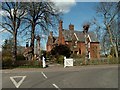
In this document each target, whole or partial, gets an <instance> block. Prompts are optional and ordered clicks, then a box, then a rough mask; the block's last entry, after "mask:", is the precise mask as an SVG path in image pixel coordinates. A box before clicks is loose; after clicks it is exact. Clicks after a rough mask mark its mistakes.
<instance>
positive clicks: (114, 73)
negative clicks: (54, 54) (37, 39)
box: [2, 65, 118, 89]
mask: <svg viewBox="0 0 120 90" xmlns="http://www.w3.org/2000/svg"><path fill="white" fill-rule="evenodd" d="M15 76H17V77H20V76H21V77H22V76H25V78H24V80H23V81H22V82H21V84H20V83H19V84H20V85H19V86H18V87H17V88H57V89H62V88H118V66H117V65H106V66H105V65H101V66H99V65H96V66H81V67H80V66H79V67H67V68H63V67H59V68H55V67H53V68H46V69H29V70H27V69H24V70H21V69H20V70H19V69H15V70H3V71H2V80H3V81H2V87H3V88H16V86H15V85H14V84H13V81H12V80H11V79H10V77H15ZM14 80H15V81H16V82H19V81H20V80H21V78H14Z"/></svg>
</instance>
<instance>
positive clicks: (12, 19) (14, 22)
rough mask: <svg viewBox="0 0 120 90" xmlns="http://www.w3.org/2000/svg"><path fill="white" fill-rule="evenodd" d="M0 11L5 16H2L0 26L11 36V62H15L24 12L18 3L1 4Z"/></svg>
mask: <svg viewBox="0 0 120 90" xmlns="http://www.w3.org/2000/svg"><path fill="white" fill-rule="evenodd" d="M2 10H3V11H4V12H5V13H6V15H3V16H2V22H1V23H0V25H1V26H2V28H4V30H6V31H8V32H9V33H11V34H12V36H13V60H14V61H16V55H17V35H18V30H19V28H20V26H21V24H22V18H23V16H24V13H25V11H24V10H21V5H20V2H3V3H2Z"/></svg>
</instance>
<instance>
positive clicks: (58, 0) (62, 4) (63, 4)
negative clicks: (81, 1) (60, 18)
mask: <svg viewBox="0 0 120 90" xmlns="http://www.w3.org/2000/svg"><path fill="white" fill-rule="evenodd" d="M51 1H53V2H54V3H55V6H56V8H57V9H59V11H60V12H62V13H68V12H69V11H70V9H71V7H73V6H74V5H76V2H75V0H51Z"/></svg>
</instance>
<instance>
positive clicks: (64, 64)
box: [64, 57, 66, 68]
mask: <svg viewBox="0 0 120 90" xmlns="http://www.w3.org/2000/svg"><path fill="white" fill-rule="evenodd" d="M65 67H66V57H64V68H65Z"/></svg>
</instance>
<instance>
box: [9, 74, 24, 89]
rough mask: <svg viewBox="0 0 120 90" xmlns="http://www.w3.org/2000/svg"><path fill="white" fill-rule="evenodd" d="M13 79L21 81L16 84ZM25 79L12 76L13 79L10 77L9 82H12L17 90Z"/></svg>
mask: <svg viewBox="0 0 120 90" xmlns="http://www.w3.org/2000/svg"><path fill="white" fill-rule="evenodd" d="M15 78H22V79H21V80H20V81H19V82H16V81H15ZM25 78H26V76H13V77H10V80H11V81H12V82H13V84H14V85H15V87H16V88H19V87H20V85H21V84H22V82H23V81H24V79H25Z"/></svg>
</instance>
